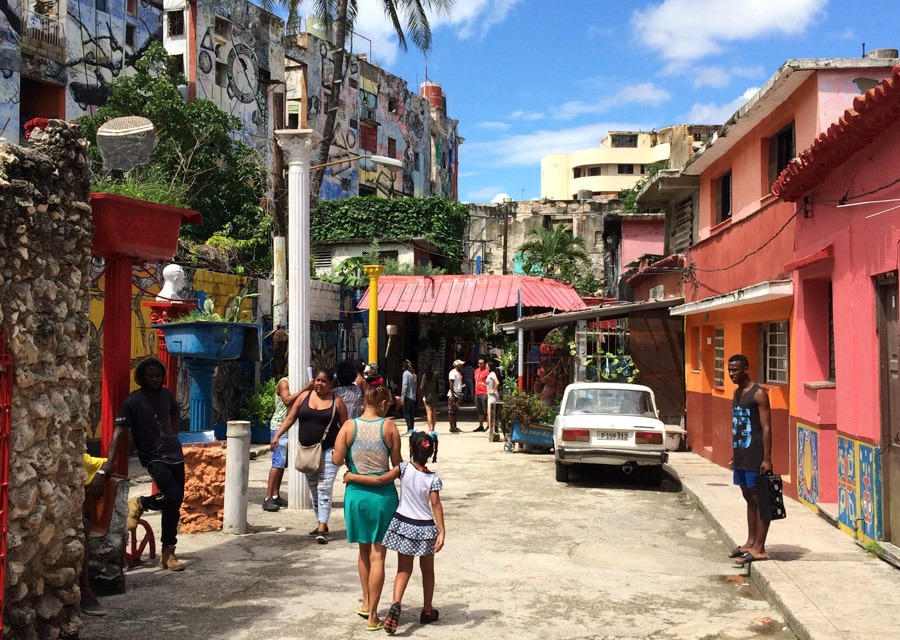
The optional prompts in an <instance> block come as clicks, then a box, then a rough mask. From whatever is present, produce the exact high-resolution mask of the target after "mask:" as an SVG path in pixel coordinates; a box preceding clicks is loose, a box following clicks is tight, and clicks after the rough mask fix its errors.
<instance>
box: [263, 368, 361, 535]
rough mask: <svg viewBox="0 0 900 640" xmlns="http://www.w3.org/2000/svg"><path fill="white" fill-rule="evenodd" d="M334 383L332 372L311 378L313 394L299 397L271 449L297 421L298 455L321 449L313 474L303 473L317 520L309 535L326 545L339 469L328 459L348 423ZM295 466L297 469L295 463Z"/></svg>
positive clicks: (319, 372) (323, 372)
mask: <svg viewBox="0 0 900 640" xmlns="http://www.w3.org/2000/svg"><path fill="white" fill-rule="evenodd" d="M334 380H335V376H334V371H332V370H331V369H321V370H319V371H318V373H316V377H315V378H313V389H312V391H306V392H303V393H302V394H300V397H298V398H297V400H296V401H295V402H294V404H293V406H292V407H291V410H290V411H289V412H288V414H287V417H286V418H285V419H284V422H282V423H281V427H280V428H279V429H278V431H277V432H276V433H275V435H274V436H273V437H272V442H271V445H272V447H273V449H274V447H276V446H277V445H278V438H279V437H280V436H281V434H282V433H284V432H285V431H287V430H288V429H289V428H290V427H291V425H292V424H293V423H294V421H295V420H296V421H297V427H298V429H297V431H298V434H299V440H300V451H299V453H300V454H301V455H302V454H303V453H304V452H303V449H304V448H306V449H309V448H311V447H314V446H315V445H316V444H318V445H319V447H320V454H319V455H320V456H322V460H321V464H319V467H320V469H319V470H318V471H316V472H304V475H305V476H306V483H307V484H308V485H309V492H310V496H311V497H312V505H313V511H315V512H316V516H317V519H318V524H317V525H316V528H315V529H314V530H312V531H310V532H309V535H311V536H315V537H316V542H318V543H319V544H327V543H328V519H329V518H330V517H331V497H332V494H333V493H334V476H335V475H336V474H337V470H338V467H336V466H335V465H334V464H332V462H331V456H332V450H333V449H334V442H335V440H336V439H337V435H338V433H339V432H340V429H341V425H342V424H343V423H344V422H345V421H346V420H347V407H346V405H345V404H344V401H343V400H341V399H340V398H339V397H337V396H336V395H335V393H334V391H332V386H333V385H334ZM298 460H299V456H298ZM294 464H295V467H296V465H297V461H295V462H294Z"/></svg>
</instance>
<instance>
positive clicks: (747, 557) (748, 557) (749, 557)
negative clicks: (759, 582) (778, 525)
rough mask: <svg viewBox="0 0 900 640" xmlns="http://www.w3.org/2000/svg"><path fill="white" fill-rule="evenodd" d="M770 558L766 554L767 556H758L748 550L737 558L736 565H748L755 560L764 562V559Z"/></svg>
mask: <svg viewBox="0 0 900 640" xmlns="http://www.w3.org/2000/svg"><path fill="white" fill-rule="evenodd" d="M768 559H769V558H768V556H766V557H765V558H757V557H755V556H754V555H753V554H752V553H750V552H749V551H746V552H744V553H743V554H741V557H740V558H738V559H737V560H735V561H734V566H736V567H748V566H750V565H751V564H753V563H754V562H762V561H764V560H768Z"/></svg>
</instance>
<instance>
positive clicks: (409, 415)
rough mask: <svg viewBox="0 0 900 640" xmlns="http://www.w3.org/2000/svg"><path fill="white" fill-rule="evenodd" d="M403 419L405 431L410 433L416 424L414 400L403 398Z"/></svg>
mask: <svg viewBox="0 0 900 640" xmlns="http://www.w3.org/2000/svg"><path fill="white" fill-rule="evenodd" d="M403 417H404V419H405V420H406V430H407V431H412V429H413V427H414V426H415V424H416V400H415V398H403Z"/></svg>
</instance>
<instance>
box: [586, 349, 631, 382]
mask: <svg viewBox="0 0 900 640" xmlns="http://www.w3.org/2000/svg"><path fill="white" fill-rule="evenodd" d="M594 358H596V361H597V372H598V373H599V374H600V377H601V378H602V379H603V380H606V381H607V382H637V379H638V377H640V375H641V372H640V370H639V369H638V368H637V367H636V366H635V364H634V360H632V359H631V356H630V355H628V354H626V353H622V352H621V351H620V352H618V353H608V352H600V353H597V354H596V355H595V356H594Z"/></svg>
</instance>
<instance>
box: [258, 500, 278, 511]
mask: <svg viewBox="0 0 900 640" xmlns="http://www.w3.org/2000/svg"><path fill="white" fill-rule="evenodd" d="M262 507H263V511H278V510H279V509H280V508H281V507H279V506H278V503H277V502H275V500H274V499H273V498H266V499H265V500H263V505H262Z"/></svg>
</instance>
